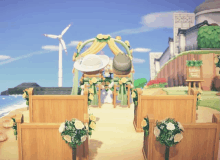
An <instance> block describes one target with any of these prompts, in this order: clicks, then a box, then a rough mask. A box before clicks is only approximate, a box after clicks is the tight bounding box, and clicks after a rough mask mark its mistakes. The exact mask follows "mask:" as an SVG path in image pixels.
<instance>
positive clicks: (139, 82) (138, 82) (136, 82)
mask: <svg viewBox="0 0 220 160" xmlns="http://www.w3.org/2000/svg"><path fill="white" fill-rule="evenodd" d="M146 83H147V79H146V78H139V79H136V80H134V88H144V86H145V85H146Z"/></svg>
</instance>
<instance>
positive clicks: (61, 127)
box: [59, 122, 65, 133]
mask: <svg viewBox="0 0 220 160" xmlns="http://www.w3.org/2000/svg"><path fill="white" fill-rule="evenodd" d="M64 129H65V123H64V122H63V123H61V125H60V127H59V132H60V133H62V132H63V131H64Z"/></svg>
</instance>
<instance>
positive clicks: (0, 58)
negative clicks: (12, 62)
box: [0, 55, 11, 61]
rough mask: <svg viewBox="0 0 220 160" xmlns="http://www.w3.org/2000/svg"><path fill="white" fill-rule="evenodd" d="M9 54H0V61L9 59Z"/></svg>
mask: <svg viewBox="0 0 220 160" xmlns="http://www.w3.org/2000/svg"><path fill="white" fill-rule="evenodd" d="M10 58H11V57H10V56H5V55H0V61H2V60H6V59H10Z"/></svg>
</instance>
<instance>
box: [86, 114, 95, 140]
mask: <svg viewBox="0 0 220 160" xmlns="http://www.w3.org/2000/svg"><path fill="white" fill-rule="evenodd" d="M87 127H88V128H87V130H88V134H89V135H90V136H91V135H92V130H95V127H96V117H95V116H94V115H92V114H90V115H89V125H88V126H87Z"/></svg>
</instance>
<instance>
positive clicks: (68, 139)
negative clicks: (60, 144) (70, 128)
mask: <svg viewBox="0 0 220 160" xmlns="http://www.w3.org/2000/svg"><path fill="white" fill-rule="evenodd" d="M63 138H64V139H65V140H66V141H67V142H69V143H70V142H71V136H70V135H64V136H63Z"/></svg>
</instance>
